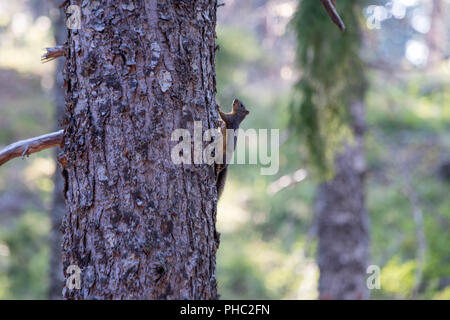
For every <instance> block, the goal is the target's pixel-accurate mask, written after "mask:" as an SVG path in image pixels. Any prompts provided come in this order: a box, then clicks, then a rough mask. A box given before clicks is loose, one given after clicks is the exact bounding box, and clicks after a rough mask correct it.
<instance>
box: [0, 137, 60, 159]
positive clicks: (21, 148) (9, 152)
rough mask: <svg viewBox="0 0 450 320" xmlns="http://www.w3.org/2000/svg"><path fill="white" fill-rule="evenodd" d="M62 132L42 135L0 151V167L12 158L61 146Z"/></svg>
mask: <svg viewBox="0 0 450 320" xmlns="http://www.w3.org/2000/svg"><path fill="white" fill-rule="evenodd" d="M63 134H64V130H59V131H57V132H52V133H49V134H44V135H42V136H39V137H34V138H31V139H27V140H22V141H18V142H15V143H13V144H10V145H9V146H7V147H5V148H4V149H3V150H1V151H0V166H1V165H3V164H5V163H6V162H8V161H9V160H12V159H14V158H18V157H22V158H24V157H25V156H29V155H30V154H32V153H36V152H39V151H42V150H45V149H49V148H53V147H57V146H59V145H60V144H61V141H62V138H63Z"/></svg>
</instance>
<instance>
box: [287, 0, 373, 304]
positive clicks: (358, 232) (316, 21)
mask: <svg viewBox="0 0 450 320" xmlns="http://www.w3.org/2000/svg"><path fill="white" fill-rule="evenodd" d="M362 5H363V3H362V2H361V1H358V2H356V1H350V0H348V1H347V0H341V1H338V7H337V9H338V12H342V14H341V15H342V18H343V19H344V21H345V24H346V25H347V30H346V31H345V32H344V33H341V32H340V31H339V30H338V29H337V28H336V27H335V26H334V25H333V24H332V23H331V21H330V19H329V17H328V16H327V14H326V13H325V12H324V10H322V8H321V7H319V6H317V1H315V0H303V1H301V3H300V5H299V6H298V9H297V13H296V15H295V16H294V19H293V25H294V28H295V31H296V34H297V44H298V48H297V62H298V64H299V67H300V68H301V70H302V74H301V76H300V78H301V80H299V82H298V83H297V84H296V86H295V93H296V95H295V97H294V99H293V108H292V109H293V110H292V125H293V126H294V127H295V128H296V129H298V131H299V132H300V134H301V136H302V138H303V139H302V142H303V143H304V144H306V145H307V146H308V151H309V155H310V157H311V164H313V167H316V168H318V169H319V175H320V176H323V178H322V180H325V181H323V182H322V183H321V184H320V185H319V187H318V190H317V194H316V199H315V212H314V213H315V223H316V228H317V237H318V248H317V250H318V252H317V261H318V265H319V271H320V279H319V293H320V298H321V299H367V298H368V297H369V291H368V288H367V285H366V275H367V274H366V270H367V267H368V266H369V216H368V212H367V209H366V203H365V198H366V194H365V193H366V189H365V175H366V170H367V168H366V160H365V151H364V149H365V132H366V130H367V128H366V111H365V94H366V91H367V84H366V75H365V70H366V69H365V66H364V64H363V62H362V61H361V59H360V54H361V47H362V38H361V32H360V20H361V17H362ZM333 159H334V165H333ZM332 169H334V170H332ZM327 171H328V172H330V171H333V172H331V173H328V174H327ZM328 177H330V178H331V177H332V179H327V178H328Z"/></svg>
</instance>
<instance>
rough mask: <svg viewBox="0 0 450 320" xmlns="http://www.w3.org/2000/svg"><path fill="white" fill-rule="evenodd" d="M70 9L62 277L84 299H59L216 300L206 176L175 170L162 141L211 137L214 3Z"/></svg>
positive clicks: (197, 168)
mask: <svg viewBox="0 0 450 320" xmlns="http://www.w3.org/2000/svg"><path fill="white" fill-rule="evenodd" d="M82 2H83V5H82ZM70 4H75V5H79V6H83V7H82V14H81V24H80V29H79V30H70V31H69V36H68V53H67V64H66V69H65V79H66V88H67V92H66V110H65V116H64V117H65V120H64V127H65V134H64V150H63V152H64V154H63V156H62V157H60V159H59V161H60V163H61V165H62V166H63V168H64V170H63V175H64V176H65V182H66V188H65V195H66V199H67V200H66V202H67V208H68V213H67V214H66V216H65V217H64V221H63V226H64V230H65V232H64V240H63V265H64V270H67V268H69V266H71V265H75V266H77V267H79V268H80V269H81V288H80V289H77V286H76V281H75V282H74V284H75V288H74V286H73V285H69V284H66V286H65V288H64V290H63V294H64V297H65V298H67V299H215V298H217V290H216V272H215V269H216V268H215V264H216V261H215V254H216V250H217V247H218V244H219V239H218V234H217V233H216V229H215V222H216V204H217V200H216V185H215V172H214V166H213V165H206V164H204V165H203V164H199V165H175V164H174V163H173V162H172V161H171V148H172V147H173V146H174V145H176V144H177V143H178V142H171V141H170V139H171V134H172V132H173V130H174V129H177V128H187V129H189V131H191V134H192V132H193V127H194V125H193V122H192V121H193V120H196V121H201V122H202V124H203V129H207V128H214V127H217V126H218V123H217V120H218V113H217V105H216V103H215V91H216V88H215V69H214V59H215V24H216V9H217V3H216V1H209V0H196V1H186V0H170V1H168V0H142V1H126V0H121V1H117V0H115V1H112V0H105V1H101V2H100V1H91V2H88V3H87V4H86V2H85V1H81V0H79V1H74V0H72V1H70ZM69 269H70V270H74V269H73V268H69ZM66 279H69V280H70V281H71V279H73V278H71V275H70V274H66ZM70 281H69V282H70Z"/></svg>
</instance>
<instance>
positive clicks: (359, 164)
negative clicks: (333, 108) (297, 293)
mask: <svg viewBox="0 0 450 320" xmlns="http://www.w3.org/2000/svg"><path fill="white" fill-rule="evenodd" d="M350 108H351V115H352V118H353V119H352V120H353V123H352V127H353V131H354V138H355V139H354V141H352V142H351V143H348V144H347V145H346V146H345V147H344V150H343V152H342V153H340V154H339V155H337V156H336V159H335V171H336V172H335V177H334V179H333V180H331V181H328V182H326V183H322V184H321V185H320V187H319V189H318V191H317V198H316V208H315V211H316V215H317V224H318V237H319V247H318V264H319V269H320V279H319V292H320V299H327V300H328V299H333V300H335V299H368V298H369V291H368V289H367V285H366V277H367V275H366V270H367V267H368V265H369V215H368V212H367V210H366V207H365V200H364V198H365V182H364V180H365V179H364V173H365V170H366V168H365V167H366V166H365V155H364V131H365V127H366V125H365V115H364V104H363V103H362V102H361V101H357V102H354V103H353V104H352V105H351V106H350Z"/></svg>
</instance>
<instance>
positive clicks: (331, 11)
mask: <svg viewBox="0 0 450 320" xmlns="http://www.w3.org/2000/svg"><path fill="white" fill-rule="evenodd" d="M320 2H322V5H323V6H324V7H325V10H327V12H328V15H329V16H330V17H331V20H333V22H334V23H335V24H336V25H337V26H338V27H339V29H341V30H342V31H344V30H345V24H344V22H343V21H342V19H341V17H340V16H339V13H338V12H337V10H336V7H335V4H334V0H320Z"/></svg>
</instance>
